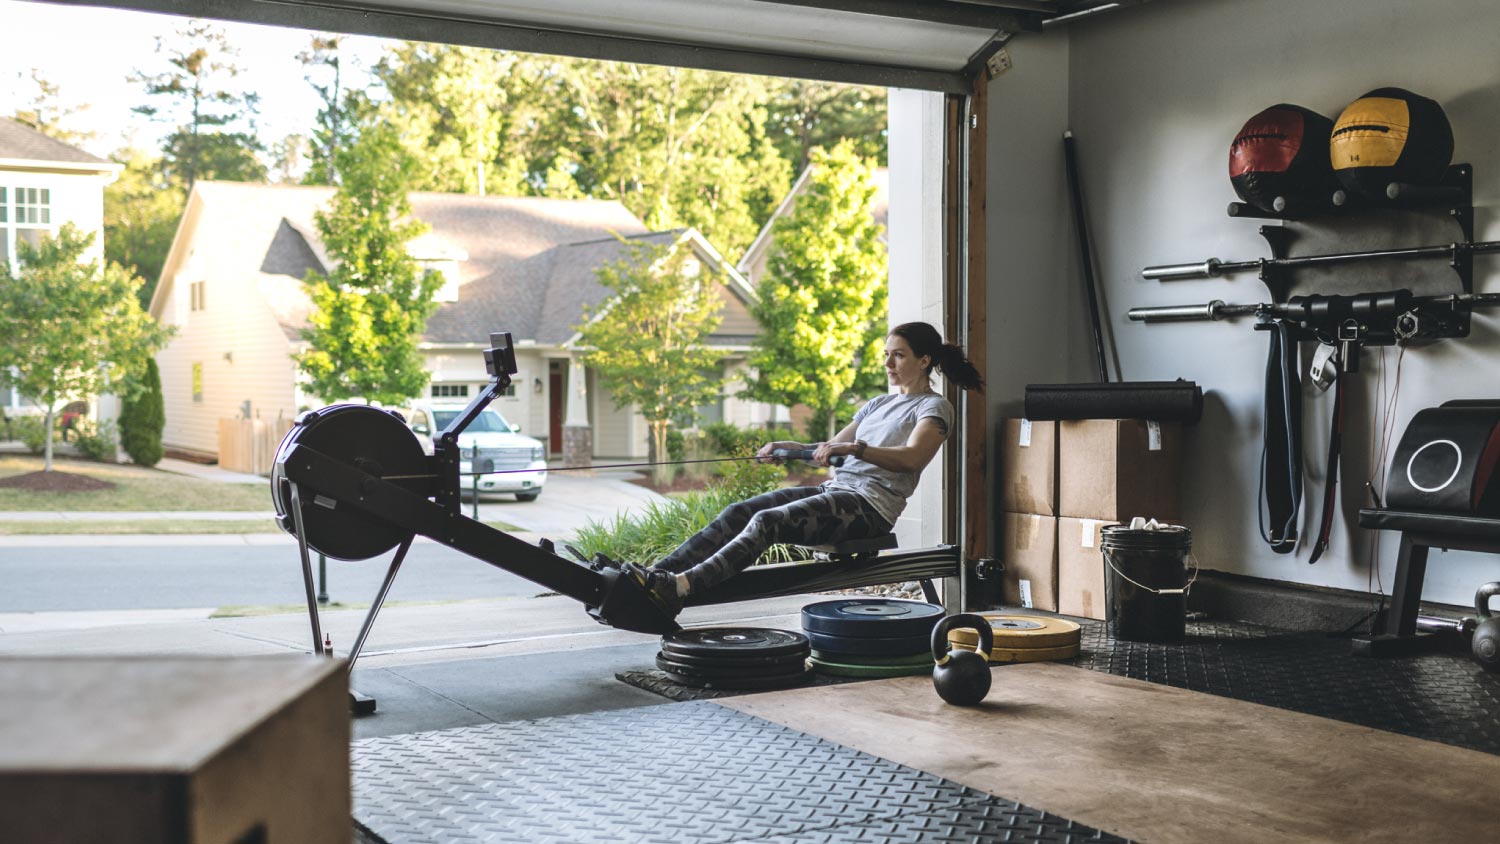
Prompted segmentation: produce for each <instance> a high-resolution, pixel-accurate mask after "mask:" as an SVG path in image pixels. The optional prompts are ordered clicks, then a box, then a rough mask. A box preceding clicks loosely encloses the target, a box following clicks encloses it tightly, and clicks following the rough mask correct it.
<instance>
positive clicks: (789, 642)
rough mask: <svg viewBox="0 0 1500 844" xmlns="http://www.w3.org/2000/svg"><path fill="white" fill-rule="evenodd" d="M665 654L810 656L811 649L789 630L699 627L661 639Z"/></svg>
mask: <svg viewBox="0 0 1500 844" xmlns="http://www.w3.org/2000/svg"><path fill="white" fill-rule="evenodd" d="M661 649H662V653H665V654H666V655H668V656H677V655H682V656H697V657H710V658H717V659H725V660H729V659H735V658H738V657H773V656H786V655H788V654H798V655H800V656H807V655H808V654H809V653H811V651H812V648H811V647H810V646H809V645H808V643H807V637H806V636H803V635H802V634H801V633H793V632H792V631H790V630H775V629H772V628H769V627H700V628H697V629H694V630H679V631H677V632H676V633H668V634H667V635H665V636H663V637H661Z"/></svg>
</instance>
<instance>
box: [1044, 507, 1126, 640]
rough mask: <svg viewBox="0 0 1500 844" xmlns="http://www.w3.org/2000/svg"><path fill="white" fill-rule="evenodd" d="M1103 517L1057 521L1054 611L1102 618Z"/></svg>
mask: <svg viewBox="0 0 1500 844" xmlns="http://www.w3.org/2000/svg"><path fill="white" fill-rule="evenodd" d="M1112 524H1116V523H1115V522H1110V521H1106V520H1103V519H1074V518H1069V517H1067V516H1063V517H1060V518H1058V520H1057V611H1058V612H1060V613H1063V614H1064V615H1076V616H1080V617H1082V618H1097V619H1101V620H1102V619H1103V618H1104V617H1105V605H1104V580H1105V577H1106V572H1105V563H1104V554H1103V552H1102V551H1100V550H1099V543H1100V541H1101V540H1102V539H1103V536H1104V528H1105V526H1107V525H1112Z"/></svg>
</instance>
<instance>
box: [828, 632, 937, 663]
mask: <svg viewBox="0 0 1500 844" xmlns="http://www.w3.org/2000/svg"><path fill="white" fill-rule="evenodd" d="M807 639H808V641H809V642H810V643H811V644H812V646H813V647H814V648H817V649H818V651H820V652H826V653H828V654H830V655H832V656H834V657H835V658H837V657H842V656H849V655H854V656H907V655H910V654H919V653H922V652H923V651H927V652H929V653H931V651H932V641H931V637H930V636H925V635H924V636H902V637H899V638H886V637H874V636H833V635H830V634H828V633H808V634H807Z"/></svg>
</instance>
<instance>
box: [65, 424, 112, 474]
mask: <svg viewBox="0 0 1500 844" xmlns="http://www.w3.org/2000/svg"><path fill="white" fill-rule="evenodd" d="M74 435H75V437H76V438H77V439H76V442H75V445H77V446H78V450H79V451H80V452H82V453H83V456H84V457H87V458H88V459H90V460H98V461H100V462H101V463H113V462H115V423H113V422H104V423H103V424H99V423H97V422H95V421H94V420H92V419H80V420H79V421H78V423H77V425H75V426H74Z"/></svg>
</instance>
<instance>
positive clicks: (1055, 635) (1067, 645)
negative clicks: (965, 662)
mask: <svg viewBox="0 0 1500 844" xmlns="http://www.w3.org/2000/svg"><path fill="white" fill-rule="evenodd" d="M980 615H981V616H983V617H985V618H987V619H989V620H990V627H991V628H992V629H993V630H994V631H995V650H994V651H993V652H992V653H991V654H990V664H992V665H994V664H997V663H999V664H1004V663H1007V662H1050V661H1052V660H1054V659H1072V658H1073V657H1075V656H1078V634H1079V627H1078V625H1077V624H1074V623H1073V622H1071V621H1068V620H1067V619H1063V618H1051V617H1050V616H1040V615H1005V614H1003V613H997V612H986V613H980ZM978 642H979V636H978V634H976V633H975V632H974V631H973V630H950V631H948V644H950V645H952V646H953V647H955V648H963V649H964V650H969V651H972V650H974V648H975V646H976V645H977V644H978Z"/></svg>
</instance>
